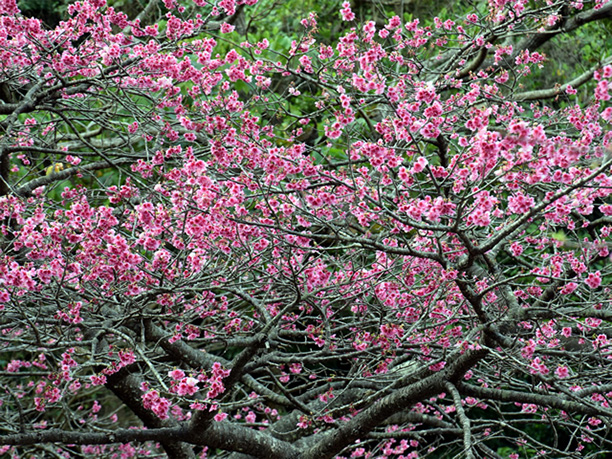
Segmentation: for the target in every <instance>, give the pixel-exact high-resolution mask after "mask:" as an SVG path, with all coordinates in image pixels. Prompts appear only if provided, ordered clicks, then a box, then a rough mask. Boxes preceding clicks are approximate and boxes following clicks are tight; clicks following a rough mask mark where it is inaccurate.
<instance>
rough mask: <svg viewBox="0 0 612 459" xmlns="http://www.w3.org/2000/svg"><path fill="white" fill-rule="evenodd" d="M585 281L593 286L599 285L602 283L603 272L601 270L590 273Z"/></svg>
mask: <svg viewBox="0 0 612 459" xmlns="http://www.w3.org/2000/svg"><path fill="white" fill-rule="evenodd" d="M584 282H585V283H586V284H587V285H588V286H589V287H591V288H597V287H599V286H600V285H601V273H600V272H599V271H595V272H594V273H589V275H588V276H587V278H586V279H585V280H584Z"/></svg>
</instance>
